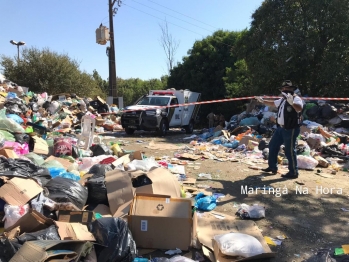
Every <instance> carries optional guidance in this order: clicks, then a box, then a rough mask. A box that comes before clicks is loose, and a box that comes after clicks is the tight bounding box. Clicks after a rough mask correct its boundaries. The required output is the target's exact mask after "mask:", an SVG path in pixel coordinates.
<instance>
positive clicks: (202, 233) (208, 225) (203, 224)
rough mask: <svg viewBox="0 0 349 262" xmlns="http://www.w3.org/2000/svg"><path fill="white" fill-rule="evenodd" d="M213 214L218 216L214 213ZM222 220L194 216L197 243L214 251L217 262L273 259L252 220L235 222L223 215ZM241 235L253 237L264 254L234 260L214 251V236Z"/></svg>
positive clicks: (208, 214) (208, 216)
mask: <svg viewBox="0 0 349 262" xmlns="http://www.w3.org/2000/svg"><path fill="white" fill-rule="evenodd" d="M214 213H215V214H220V213H218V212H214ZM220 215H222V216H223V217H224V219H218V218H215V217H214V216H213V215H212V214H211V213H203V215H202V216H198V215H197V213H195V214H194V217H193V220H197V221H196V222H194V223H193V224H194V233H195V232H196V235H197V238H198V240H199V242H200V243H201V244H202V245H204V246H206V247H208V248H210V249H212V250H214V255H215V258H216V261H217V262H219V261H220V262H222V261H223V262H228V261H247V260H252V259H257V258H269V257H274V256H275V254H274V253H273V252H272V251H271V250H270V248H269V246H268V244H267V243H266V242H265V240H264V237H263V235H262V234H261V232H260V230H259V229H258V227H257V225H256V223H255V222H254V221H252V220H237V219H235V217H232V216H228V215H225V214H220ZM234 232H236V233H237V232H238V233H243V234H248V235H251V236H253V237H255V238H256V239H257V240H258V241H259V242H260V243H261V244H262V246H263V249H264V253H263V254H260V255H258V256H253V257H249V258H242V259H238V258H234V257H229V256H224V255H222V254H221V252H219V249H218V250H217V248H216V249H215V241H214V240H213V238H214V236H215V235H220V234H226V233H234Z"/></svg>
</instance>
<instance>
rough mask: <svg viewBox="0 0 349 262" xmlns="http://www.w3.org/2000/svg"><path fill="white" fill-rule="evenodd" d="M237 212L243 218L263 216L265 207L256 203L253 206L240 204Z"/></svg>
mask: <svg viewBox="0 0 349 262" xmlns="http://www.w3.org/2000/svg"><path fill="white" fill-rule="evenodd" d="M237 213H238V214H240V216H241V217H243V218H263V217H265V207H263V206H259V205H257V204H256V205H253V206H249V205H246V204H241V205H240V208H239V209H238V211H237ZM246 213H247V214H246Z"/></svg>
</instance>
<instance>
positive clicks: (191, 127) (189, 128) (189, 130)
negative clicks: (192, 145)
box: [185, 121, 194, 134]
mask: <svg viewBox="0 0 349 262" xmlns="http://www.w3.org/2000/svg"><path fill="white" fill-rule="evenodd" d="M193 131H194V122H193V121H190V123H189V125H187V126H186V127H185V132H186V133H187V134H192V133H193Z"/></svg>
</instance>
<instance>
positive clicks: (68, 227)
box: [55, 221, 96, 241]
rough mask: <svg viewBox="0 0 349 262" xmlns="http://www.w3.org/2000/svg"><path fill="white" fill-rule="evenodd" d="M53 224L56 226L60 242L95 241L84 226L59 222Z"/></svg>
mask: <svg viewBox="0 0 349 262" xmlns="http://www.w3.org/2000/svg"><path fill="white" fill-rule="evenodd" d="M55 223H56V225H57V226H58V234H59V236H60V237H61V240H85V241H96V239H95V238H94V236H93V235H92V233H91V232H89V231H88V229H87V226H86V225H82V224H80V223H66V222H60V221H56V222H55Z"/></svg>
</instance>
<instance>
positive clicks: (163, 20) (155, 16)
mask: <svg viewBox="0 0 349 262" xmlns="http://www.w3.org/2000/svg"><path fill="white" fill-rule="evenodd" d="M122 5H125V6H128V7H130V8H133V9H135V10H137V11H139V12H142V13H144V14H147V15H150V16H152V17H155V18H156V19H160V20H162V21H165V22H167V23H169V24H172V25H175V26H177V27H180V28H182V29H184V30H187V31H189V32H192V33H194V34H197V35H200V36H201V37H204V36H203V35H202V34H200V33H198V32H194V31H192V30H190V29H188V28H185V27H183V26H180V25H177V24H174V23H171V22H168V21H167V20H165V19H162V18H160V17H157V16H155V15H152V14H149V13H147V12H144V11H142V10H139V9H138V8H135V7H133V6H130V5H127V4H125V3H122ZM217 42H218V43H220V44H223V45H226V46H229V47H232V48H233V46H232V45H229V44H226V43H224V42H222V41H219V40H217Z"/></svg>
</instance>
